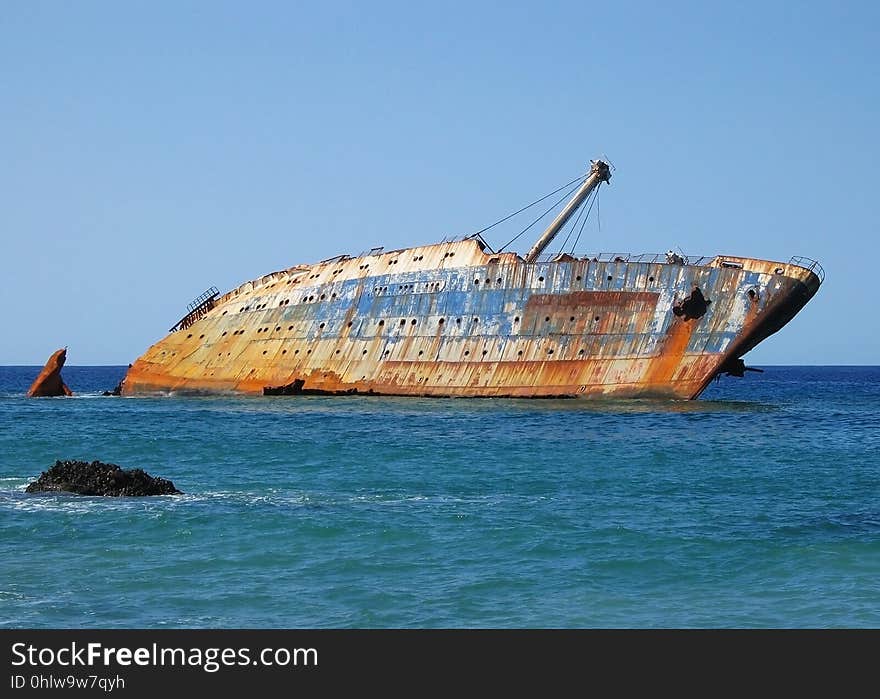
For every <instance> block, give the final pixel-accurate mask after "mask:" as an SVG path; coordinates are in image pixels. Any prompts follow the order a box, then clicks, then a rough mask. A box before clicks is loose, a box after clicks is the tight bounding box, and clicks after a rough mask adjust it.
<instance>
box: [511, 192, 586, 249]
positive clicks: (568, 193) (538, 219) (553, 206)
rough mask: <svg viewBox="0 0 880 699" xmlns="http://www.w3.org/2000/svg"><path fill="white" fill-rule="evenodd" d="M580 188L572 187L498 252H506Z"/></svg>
mask: <svg viewBox="0 0 880 699" xmlns="http://www.w3.org/2000/svg"><path fill="white" fill-rule="evenodd" d="M583 179H585V178H580V177H579V178H578V179H577V180H572V182H578V181H579V180H580V181H582V180H583ZM572 182H569V184H572ZM579 186H580V184H575V186H574V187H571V188H570V189H569V190H568V191H567V192H566V193H565V194H563V195H562V197H561V198H560V199H558V200H557V201H556V202H555V203H554V204H552V205H551V206H550V208H549V209H547V210H546V211H545V212H544V213H543V214H541V215H540V216H538V218H536V219H535V220H534V221H532V222H531V223H530V224H529V225H528V226H526V227H525V228H523V229H522V230H521V231H520V232H519V233H517V234H516V235H515V236H513V238H511V239H510V240H508V241H507V242H506V243H504V245H502V246H501V247H500V248H498V252H501V251H502V250H504V248H506V247H507V246H508V245H510V244H511V243H512V242H514V241H515V240H516V239H517V238H519V237H520V236H521V235H522V234H523V233H525V232H526V231H527V230H529V228H531V227H532V226H534V225H535V224H536V223H537V222H538V221H540V220H541V219H542V218H544V217H545V216H546V215H547V214H549V213H550V212H551V211H553V209H555V208H556V207H557V206H559V205H560V204H561V203H562V202H564V201H565V200H566V199H567V198H568V197H570V196H571V194H572V192H574V190H576V189H577V188H578V187H579ZM556 191H557V192H558V191H559V190H558V189H557V190H556ZM555 193H556V192H554V194H555ZM546 198H547V197H544V199H546ZM526 208H528V207H526Z"/></svg>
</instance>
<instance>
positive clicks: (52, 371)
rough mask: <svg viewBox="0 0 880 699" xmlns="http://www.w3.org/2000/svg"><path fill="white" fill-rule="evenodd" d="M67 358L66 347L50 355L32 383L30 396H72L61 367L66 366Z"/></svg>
mask: <svg viewBox="0 0 880 699" xmlns="http://www.w3.org/2000/svg"><path fill="white" fill-rule="evenodd" d="M66 360H67V348H66V347H65V348H63V349H60V350H58V351H57V352H55V353H54V354H53V355H52V356H51V357H49V361H48V362H46V366H44V367H43V370H42V371H41V372H40V374H39V376H37V378H36V379H35V380H34V382H33V383H32V384H31V387H30V388H29V389H28V392H27V395H28V398H37V397H43V396H72V395H73V391H71V390H70V389H69V388H68V387H67V384H65V383H64V379H62V378H61V367H63V366H64V362H65V361H66Z"/></svg>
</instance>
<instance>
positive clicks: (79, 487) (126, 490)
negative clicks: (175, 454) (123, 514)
mask: <svg viewBox="0 0 880 699" xmlns="http://www.w3.org/2000/svg"><path fill="white" fill-rule="evenodd" d="M26 490H27V492H28V493H53V492H65V493H76V494H77V495H133V496H139V495H180V494H182V493H181V492H180V491H179V490H178V489H177V488H175V487H174V483H172V482H171V481H169V480H167V479H165V478H154V477H153V476H151V475H150V474H148V473H146V472H145V471H144V470H143V469H140V468H133V469H129V470H127V471H123V470H122V469H121V468H119V466H117V465H116V464H105V463H101V462H100V461H92V463H88V462H87V461H56V462H55V465H54V466H52V467H51V468H50V469H49V470H48V471H43V473H41V474H40V477H39V478H38V479H37V480H35V481H34V482H33V483H31V484H30V485H29V486H28V487H27V489H26Z"/></svg>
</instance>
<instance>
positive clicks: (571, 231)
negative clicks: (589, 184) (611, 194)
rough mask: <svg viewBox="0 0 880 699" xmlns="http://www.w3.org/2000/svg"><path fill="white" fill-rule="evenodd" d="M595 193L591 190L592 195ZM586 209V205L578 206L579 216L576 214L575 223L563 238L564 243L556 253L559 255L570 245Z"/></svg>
mask: <svg viewBox="0 0 880 699" xmlns="http://www.w3.org/2000/svg"><path fill="white" fill-rule="evenodd" d="M594 194H595V193H594V192H591V193H590V196H594ZM585 210H586V207H585V206H583V205H581V206H579V207H578V213H577V216H575V218H574V225H572V226H571V228H570V229H569V231H568V235H566V236H565V240H563V241H562V245H560V246H559V252H557V253H556V254H557V255H558V254H559V253H561V252H563V251H564V250H565V246H566V245H568V241H569V239H570V238H571V234H572V233H574V232H575V229H577V225H578V222H579V221H580V220H581V216H583V214H584V211H585Z"/></svg>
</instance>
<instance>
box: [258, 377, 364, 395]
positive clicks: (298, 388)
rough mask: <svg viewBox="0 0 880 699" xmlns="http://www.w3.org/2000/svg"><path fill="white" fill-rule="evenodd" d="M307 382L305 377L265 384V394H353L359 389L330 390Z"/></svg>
mask: <svg viewBox="0 0 880 699" xmlns="http://www.w3.org/2000/svg"><path fill="white" fill-rule="evenodd" d="M305 385H306V382H305V381H304V380H303V379H294V380H293V381H292V382H291V383H289V384H285V385H284V386H263V395H264V396H353V395H356V394H357V392H358V390H357V389H356V388H347V389H340V390H338V391H328V390H326V389H323V388H305ZM370 392H372V391H370Z"/></svg>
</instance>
